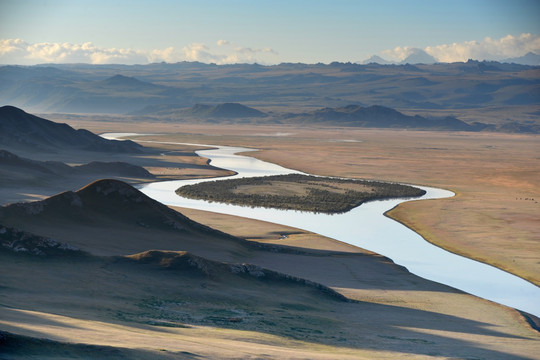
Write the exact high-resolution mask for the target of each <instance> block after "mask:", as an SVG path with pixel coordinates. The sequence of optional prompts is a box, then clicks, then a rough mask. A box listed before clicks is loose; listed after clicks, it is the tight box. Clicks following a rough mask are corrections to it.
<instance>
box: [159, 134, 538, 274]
mask: <svg viewBox="0 0 540 360" xmlns="http://www.w3.org/2000/svg"><path fill="white" fill-rule="evenodd" d="M203 132H206V133H212V134H219V135H220V136H219V137H216V136H211V137H209V136H203V135H200V134H201V133H203ZM278 132H281V133H283V132H287V133H289V134H290V135H289V136H275V134H276V133H278ZM188 138H189V139H191V140H195V141H197V142H205V141H212V142H213V143H218V142H219V143H222V144H227V145H243V146H248V147H253V148H257V149H260V151H258V152H250V153H247V154H248V155H250V156H255V157H257V158H260V159H262V160H267V161H271V162H274V163H278V164H280V165H282V166H285V167H288V168H293V169H297V170H301V171H304V172H307V173H312V174H317V175H325V176H343V177H351V178H366V179H374V180H388V181H399V182H405V183H411V184H420V185H427V186H430V185H431V186H436V187H441V188H445V189H449V190H453V191H454V192H456V194H457V196H456V197H454V198H451V199H445V200H436V201H420V202H409V203H406V204H402V205H400V206H399V207H398V208H397V209H395V210H393V211H392V212H391V213H390V216H392V217H395V218H396V219H397V220H399V221H401V222H403V223H404V224H406V225H407V226H410V227H411V228H413V229H414V230H415V231H417V232H419V233H420V234H421V235H422V236H424V237H425V238H426V239H427V240H428V241H431V242H433V243H435V244H437V245H440V246H442V247H444V248H447V249H449V250H451V251H453V252H456V253H459V254H463V255H465V256H468V257H471V258H474V259H478V260H480V261H483V262H487V263H489V264H492V265H495V266H498V267H500V268H503V269H505V270H507V271H509V272H512V273H514V274H516V275H518V276H521V277H523V278H525V279H527V280H529V281H531V282H533V283H535V284H537V285H538V284H540V260H539V257H538V254H540V228H539V226H538V224H540V203H539V200H540V157H539V156H538V154H540V141H539V140H540V138H539V136H538V135H519V134H497V133H447V132H417V131H399V130H365V129H339V128H332V129H329V128H320V129H302V128H293V127H234V126H219V127H218V126H215V127H204V128H203V127H200V126H186V127H184V129H183V133H182V134H176V135H174V136H171V137H169V139H171V140H172V139H177V140H185V139H188Z"/></svg>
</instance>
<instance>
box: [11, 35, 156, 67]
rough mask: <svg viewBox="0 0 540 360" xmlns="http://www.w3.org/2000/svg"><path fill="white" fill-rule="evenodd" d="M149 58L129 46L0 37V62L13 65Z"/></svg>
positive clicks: (128, 60) (145, 60) (111, 61)
mask: <svg viewBox="0 0 540 360" xmlns="http://www.w3.org/2000/svg"><path fill="white" fill-rule="evenodd" d="M147 61H148V57H147V56H146V54H145V53H144V52H142V51H136V50H131V49H116V48H108V49H104V48H99V47H96V46H95V45H94V44H92V43H90V42H87V43H84V44H71V43H49V42H45V43H36V44H29V43H27V42H25V41H23V40H21V39H8V40H0V62H2V63H13V64H36V63H91V64H106V63H130V64H135V63H145V62H147Z"/></svg>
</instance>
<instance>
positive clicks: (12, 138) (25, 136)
mask: <svg viewBox="0 0 540 360" xmlns="http://www.w3.org/2000/svg"><path fill="white" fill-rule="evenodd" d="M0 148H4V149H16V150H31V151H36V150H38V151H57V150H84V151H98V152H121V153H137V152H141V150H142V146H141V145H139V144H137V143H135V142H133V141H117V140H106V139H104V138H102V137H101V136H98V135H96V134H93V133H92V132H90V131H88V130H84V129H79V130H75V129H73V128H72V127H71V126H69V125H67V124H60V123H55V122H53V121H50V120H46V119H42V118H40V117H37V116H35V115H31V114H28V113H26V112H24V111H23V110H21V109H19V108H16V107H13V106H2V107H0Z"/></svg>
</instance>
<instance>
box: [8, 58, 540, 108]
mask: <svg viewBox="0 0 540 360" xmlns="http://www.w3.org/2000/svg"><path fill="white" fill-rule="evenodd" d="M528 56H531V57H534V56H535V55H534V54H530V55H528ZM380 62H381V61H380V58H372V59H371V61H370V63H369V64H365V65H361V64H351V63H337V62H335V63H331V64H327V65H325V64H292V63H284V64H280V65H274V66H262V65H257V64H235V65H215V64H203V63H197V62H193V63H192V62H181V63H176V64H167V63H159V64H149V65H129V66H128V65H99V66H97V65H85V64H56V65H47V66H0V105H2V104H3V105H13V106H17V107H20V108H23V109H25V110H27V111H32V112H41V113H50V112H62V113H90V114H101V113H107V114H126V113H133V112H136V111H140V110H141V109H143V108H145V107H147V106H150V107H151V106H164V104H174V105H175V106H177V107H178V108H189V107H194V106H196V105H197V104H231V103H241V104H244V105H247V106H255V105H257V106H260V105H264V106H265V107H272V106H273V107H279V108H282V109H284V108H285V107H288V106H293V107H295V108H301V107H304V108H306V109H307V108H313V107H341V106H346V105H348V104H378V105H382V106H386V107H391V108H399V109H415V110H418V109H426V110H429V109H436V110H456V111H459V110H462V109H463V110H468V109H474V108H485V107H491V108H496V107H512V106H536V107H538V106H539V105H540V99H539V96H538V95H537V94H538V93H539V91H540V75H538V74H539V72H538V68H536V67H531V66H524V65H518V64H510V63H499V62H478V61H472V60H471V61H468V62H466V63H453V64H430V63H432V62H433V59H432V58H429V56H427V54H425V53H424V52H422V51H421V50H419V51H415V52H413V53H412V54H411V55H410V56H409V58H407V59H405V60H404V63H403V64H390V65H380V64H379V63H380ZM418 62H422V63H426V64H417V63H418ZM384 63H386V62H384ZM193 111H195V112H204V111H206V112H209V113H211V112H212V111H213V109H208V108H204V107H200V108H196V109H193ZM233 111H236V110H234V109H233ZM285 111H286V110H285ZM218 112H221V110H219V111H218ZM514 113H515V112H514ZM251 116H252V115H251Z"/></svg>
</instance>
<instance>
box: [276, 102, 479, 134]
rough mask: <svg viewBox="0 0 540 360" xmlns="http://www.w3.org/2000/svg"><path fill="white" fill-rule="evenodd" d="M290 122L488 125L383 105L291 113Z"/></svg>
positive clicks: (444, 127) (448, 127)
mask: <svg viewBox="0 0 540 360" xmlns="http://www.w3.org/2000/svg"><path fill="white" fill-rule="evenodd" d="M287 118H288V119H291V120H294V121H299V122H302V123H309V124H313V123H316V124H329V125H337V126H355V127H370V128H399V129H431V130H455V131H480V130H485V129H486V128H487V127H488V126H487V125H486V124H479V123H477V124H475V125H469V124H467V123H465V122H463V121H461V120H459V119H456V118H455V117H451V116H448V117H444V118H431V119H428V118H425V117H422V116H419V115H415V116H409V115H405V114H403V113H401V112H399V111H397V110H394V109H391V108H387V107H384V106H368V107H363V106H358V105H348V106H344V107H339V108H324V109H319V110H315V111H312V112H308V113H302V114H290V115H289V116H287Z"/></svg>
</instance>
